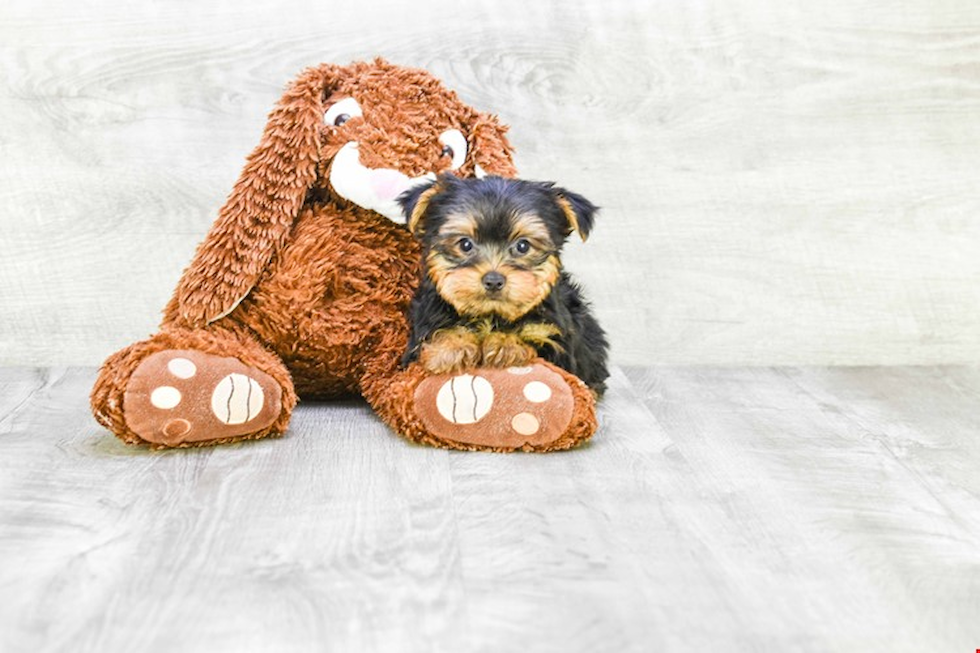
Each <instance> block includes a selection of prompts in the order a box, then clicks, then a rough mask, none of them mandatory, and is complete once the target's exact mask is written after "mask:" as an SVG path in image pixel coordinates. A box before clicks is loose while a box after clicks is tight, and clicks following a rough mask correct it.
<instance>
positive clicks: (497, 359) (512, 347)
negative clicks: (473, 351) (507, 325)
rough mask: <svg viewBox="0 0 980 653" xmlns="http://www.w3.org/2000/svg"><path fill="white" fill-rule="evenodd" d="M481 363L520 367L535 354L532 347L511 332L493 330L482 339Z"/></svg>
mask: <svg viewBox="0 0 980 653" xmlns="http://www.w3.org/2000/svg"><path fill="white" fill-rule="evenodd" d="M482 353H483V364H484V365H486V366H487V367H520V366H522V365H527V364H528V363H530V362H531V361H532V360H533V359H534V357H535V356H536V355H537V354H536V353H535V351H534V348H533V347H531V346H530V345H528V344H527V343H525V342H524V341H523V340H521V339H520V337H518V336H517V335H515V334H513V333H500V332H499V331H494V332H492V333H489V334H487V336H486V337H485V338H484V339H483V352H482Z"/></svg>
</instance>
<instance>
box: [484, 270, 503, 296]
mask: <svg viewBox="0 0 980 653" xmlns="http://www.w3.org/2000/svg"><path fill="white" fill-rule="evenodd" d="M505 283H507V277H505V276H504V275H502V274H500V273H499V272H497V271H496V270H491V271H490V272H487V273H486V274H484V275H483V287H484V288H486V289H487V292H497V291H498V290H500V289H501V288H503V287H504V284H505Z"/></svg>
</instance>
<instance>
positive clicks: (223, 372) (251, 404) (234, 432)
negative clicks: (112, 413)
mask: <svg viewBox="0 0 980 653" xmlns="http://www.w3.org/2000/svg"><path fill="white" fill-rule="evenodd" d="M281 409H282V388H281V387H280V386H279V384H278V383H276V381H275V380H273V379H272V377H270V376H269V375H268V374H266V373H265V372H262V371H261V370H259V369H257V368H255V367H250V366H248V365H246V364H244V363H242V362H241V361H239V360H238V359H237V358H230V357H223V356H214V355H211V354H205V353H203V352H200V351H194V350H190V349H186V350H185V349H165V350H163V351H159V352H156V353H155V354H151V355H150V356H147V357H146V358H145V359H144V360H143V361H142V362H141V363H140V365H139V367H137V368H136V371H135V372H134V373H133V375H132V377H130V379H129V383H128V384H127V386H126V393H125V395H124V397H123V412H124V414H125V419H126V424H127V426H128V427H129V428H130V429H131V430H132V431H133V432H134V433H136V434H137V435H139V436H140V437H141V438H143V439H144V440H147V441H149V442H152V443H156V444H161V445H165V446H169V447H175V446H181V445H184V446H186V445H187V444H192V443H201V442H210V441H217V440H223V439H227V438H234V437H240V436H247V435H249V434H255V433H258V432H259V431H261V430H262V429H265V428H266V427H268V426H270V425H271V424H272V423H273V422H275V421H276V419H277V418H278V417H279V413H280V411H281Z"/></svg>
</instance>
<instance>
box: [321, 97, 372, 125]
mask: <svg viewBox="0 0 980 653" xmlns="http://www.w3.org/2000/svg"><path fill="white" fill-rule="evenodd" d="M362 115H364V114H363V112H362V111H361V105H359V104H358V103H357V100H355V99H354V98H352V97H348V98H344V99H343V100H340V101H339V102H335V103H334V104H333V106H331V107H330V108H329V109H327V112H326V113H325V114H323V122H325V123H326V124H327V125H329V126H331V127H340V126H341V125H343V124H344V123H345V122H347V121H348V120H350V119H351V118H356V117H358V116H362Z"/></svg>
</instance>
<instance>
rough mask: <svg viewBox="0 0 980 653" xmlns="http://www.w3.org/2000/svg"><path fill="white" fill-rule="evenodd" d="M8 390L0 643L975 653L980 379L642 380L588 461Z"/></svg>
mask: <svg viewBox="0 0 980 653" xmlns="http://www.w3.org/2000/svg"><path fill="white" fill-rule="evenodd" d="M93 376H94V371H93V370H92V369H89V368H84V369H79V368H67V369H64V368H62V369H51V370H48V369H31V368H22V369H10V368H7V369H0V560H2V561H3V564H2V565H0V651H4V652H5V653H7V652H11V653H19V652H20V651H25V652H26V651H31V652H32V653H34V652H47V651H72V652H73V653H87V652H89V651H92V652H96V651H97V652H99V653H112V652H114V651H126V652H127V653H129V652H143V651H148V652H152V651H173V650H180V651H188V652H191V653H193V652H195V651H208V652H209V653H214V652H223V651H247V650H276V651H283V652H285V653H291V652H293V651H324V650H326V651H366V652H370V651H384V652H389V651H451V652H453V653H465V652H469V651H493V652H509V651H515V652H516V651H521V652H531V653H536V652H539V651H540V652H546V651H547V652H550V651H556V652H557V651H562V652H572V653H573V652H577V651H583V652H585V651H623V652H627V653H629V652H633V651H636V652H639V651H651V650H656V651H667V652H670V651H693V650H733V651H766V652H768V651H773V652H779V653H783V652H786V651H793V652H796V651H804V652H814V653H817V652H821V653H822V652H824V651H855V652H862V653H863V652H865V651H870V650H882V651H886V650H887V651H895V652H898V653H902V652H905V651H909V652H919V651H961V650H967V651H968V650H972V648H976V647H977V644H978V642H980V621H978V620H977V619H976V615H977V614H980V547H978V546H977V542H978V541H980V481H978V479H977V475H976V469H977V468H978V466H980V439H978V438H977V437H976V434H977V432H978V431H980V412H978V411H977V402H978V397H980V369H976V368H958V367H945V368H938V367H922V368H853V369H824V368H775V369H773V368H752V369H744V368H743V369H735V368H730V369H723V368H630V369H627V370H625V371H623V370H621V369H619V368H617V369H615V370H614V375H613V378H612V383H611V385H610V391H609V393H608V396H607V399H606V400H605V402H604V403H603V404H602V406H601V409H600V418H601V427H600V431H599V433H598V435H597V437H596V439H595V440H594V441H593V442H592V443H591V444H590V445H588V446H586V447H584V448H581V449H578V450H575V451H570V452H562V453H556V454H546V455H522V454H514V455H495V454H473V453H456V452H446V451H442V450H437V449H429V448H422V447H416V446H412V445H410V444H408V443H406V442H404V441H402V440H399V439H398V438H396V437H395V436H393V435H392V434H391V433H389V432H388V431H387V429H385V428H384V427H383V425H381V424H380V423H379V422H378V421H377V420H376V419H375V418H374V417H373V416H372V415H371V413H370V410H369V409H368V408H367V406H366V405H364V404H362V403H360V402H346V403H344V402H340V403H330V404H304V405H302V406H300V408H299V409H297V411H296V414H295V416H294V419H293V423H292V427H291V430H290V432H289V434H288V435H287V436H286V437H284V438H282V439H279V440H269V441H260V442H256V443H245V444H239V445H234V446H226V447H218V448H214V449H203V450H190V451H171V452H163V453H154V452H149V451H146V450H144V449H140V448H130V447H127V446H125V445H123V444H121V443H120V442H118V441H117V440H116V439H115V438H114V437H112V436H111V435H110V434H108V433H107V432H105V431H103V430H102V429H100V428H99V427H98V426H96V425H95V424H94V423H93V422H92V421H91V419H90V418H89V417H88V410H87V407H86V405H85V401H84V395H85V392H86V390H87V388H88V387H89V386H90V385H91V383H92V380H93Z"/></svg>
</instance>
